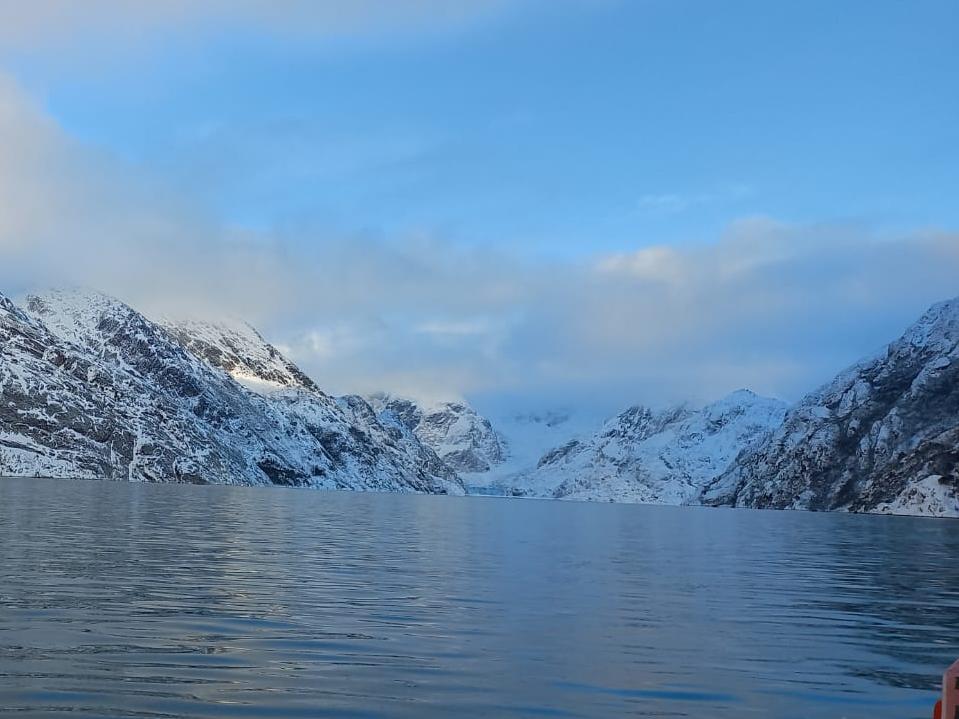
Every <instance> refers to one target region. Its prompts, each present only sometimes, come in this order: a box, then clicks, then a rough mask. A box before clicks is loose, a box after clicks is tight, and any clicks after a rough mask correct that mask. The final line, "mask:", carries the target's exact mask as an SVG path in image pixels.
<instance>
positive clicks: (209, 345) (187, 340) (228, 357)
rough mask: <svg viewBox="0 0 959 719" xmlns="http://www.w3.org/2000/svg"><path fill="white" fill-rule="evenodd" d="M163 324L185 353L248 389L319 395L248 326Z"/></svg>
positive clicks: (195, 322)
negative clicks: (296, 389) (291, 390)
mask: <svg viewBox="0 0 959 719" xmlns="http://www.w3.org/2000/svg"><path fill="white" fill-rule="evenodd" d="M162 324H163V327H164V328H165V329H166V330H167V332H169V333H170V334H171V335H172V336H173V337H174V338H175V339H176V340H177V342H179V343H180V345H182V346H183V347H184V348H185V349H187V350H188V351H189V352H191V353H192V354H194V355H196V356H197V357H200V358H201V359H203V360H205V361H206V362H207V363H208V364H210V365H212V366H214V367H219V368H220V369H222V370H224V371H226V372H227V374H229V375H230V376H231V377H232V378H233V379H235V380H236V381H237V382H239V383H240V384H242V385H244V386H246V387H247V388H248V389H252V390H254V391H257V392H269V391H272V390H276V389H283V388H291V387H292V388H298V389H308V390H312V391H314V392H320V389H319V387H317V386H316V383H315V382H313V380H311V379H310V378H309V377H307V376H306V375H305V374H303V372H302V371H300V368H299V367H297V366H296V365H295V364H293V363H292V362H290V361H289V360H288V359H287V358H286V357H284V356H283V355H282V354H281V353H280V351H279V350H278V349H276V347H274V346H273V345H271V344H270V343H269V342H267V341H266V340H264V339H263V337H262V336H261V335H260V333H259V332H257V331H256V330H255V329H254V328H253V327H251V326H250V325H248V324H247V323H245V322H242V321H229V322H228V321H221V322H215V323H214V322H208V321H200V320H180V321H173V320H169V319H165V320H163V322H162Z"/></svg>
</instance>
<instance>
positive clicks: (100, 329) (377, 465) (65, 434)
mask: <svg viewBox="0 0 959 719" xmlns="http://www.w3.org/2000/svg"><path fill="white" fill-rule="evenodd" d="M957 347H959V299H957V300H953V301H950V302H945V303H941V304H939V305H936V306H934V307H933V308H931V309H930V310H929V311H928V312H927V313H926V314H925V315H923V317H922V318H921V319H920V320H919V321H918V322H917V323H916V324H915V325H913V326H912V327H911V328H909V329H908V330H907V332H906V333H905V334H904V335H903V336H902V337H901V338H900V339H898V340H896V341H895V342H893V343H892V344H891V345H889V347H888V348H886V350H885V351H884V352H882V353H880V354H879V355H877V356H876V357H873V358H870V359H868V360H865V361H863V362H861V363H859V364H857V365H855V366H853V367H851V368H849V369H848V370H846V371H844V372H842V373H841V374H840V375H839V376H838V377H837V378H836V379H835V380H833V381H832V382H830V383H829V384H827V385H826V386H824V387H822V388H821V389H819V390H817V391H815V392H813V393H812V394H810V395H808V396H807V397H805V398H804V399H802V400H801V401H800V402H798V403H797V404H796V405H794V406H792V407H789V406H787V405H786V404H785V403H783V402H781V401H779V400H775V399H769V398H764V397H760V396H758V395H755V394H753V393H752V392H749V391H747V390H740V391H737V392H734V393H732V394H731V395H729V396H727V397H725V398H723V399H721V400H719V401H717V402H714V403H712V404H710V405H707V406H705V407H699V408H697V407H690V406H687V405H679V406H674V407H669V408H665V409H653V408H649V407H644V406H641V405H637V406H634V407H631V408H629V409H627V410H625V411H624V412H622V413H620V414H619V415H617V416H615V417H613V418H612V419H609V420H607V421H606V422H604V423H601V422H591V421H589V420H588V419H587V418H585V417H578V416H577V415H576V413H574V412H569V411H551V412H528V413H515V414H511V415H509V416H505V417H500V418H497V419H496V420H495V421H491V420H490V419H489V418H486V417H483V416H481V415H480V414H479V413H478V412H477V411H476V410H475V409H474V408H472V407H470V406H469V405H468V404H466V403H465V402H440V403H433V404H423V403H418V402H416V401H414V400H412V399H408V398H403V397H398V396H394V395H390V394H386V393H380V394H374V395H371V396H369V397H359V396H344V397H332V396H329V395H327V394H325V393H324V392H323V391H322V390H321V389H320V388H319V387H318V386H317V385H316V383H315V382H314V381H313V380H311V379H310V378H309V377H307V376H306V375H305V374H304V373H303V372H302V371H301V370H300V369H299V368H298V367H297V366H296V365H295V364H294V363H293V362H291V361H290V360H289V359H287V358H285V357H284V356H283V355H282V354H281V353H280V352H279V351H278V350H277V349H276V348H275V347H273V346H272V345H270V344H269V343H268V342H266V341H265V340H264V339H263V338H262V337H261V336H260V335H259V333H257V331H256V330H255V329H253V328H252V327H250V326H249V325H246V324H244V323H242V322H228V323H209V322H198V321H175V320H160V321H154V320H150V319H148V318H146V317H145V316H143V315H142V314H140V313H138V312H137V311H135V310H134V309H132V308H131V307H129V306H127V305H125V304H123V303H122V302H119V301H117V300H114V299H112V298H110V297H107V296H104V295H101V294H98V293H95V292H87V291H71V292H62V291H57V292H51V293H47V294H44V295H35V296H30V297H28V298H27V299H26V301H25V302H24V304H23V306H22V307H21V306H17V305H15V304H14V303H13V302H11V301H10V300H9V299H7V298H6V297H3V296H2V295H0V475H26V476H53V477H75V478H94V477H96V478H109V479H125V480H131V481H153V482H162V481H174V482H214V483H232V484H261V485H268V484H280V485H293V486H306V487H316V488H328V489H334V488H339V489H351V490H378V491H397V492H428V493H444V494H449V493H453V494H462V493H464V492H465V491H467V490H470V491H475V492H478V493H487V494H488V493H498V494H506V495H513V496H523V497H549V498H557V499H580V500H597V501H617V502H653V503H661V504H700V503H704V504H711V505H732V506H746V507H764V508H765V507H768V508H790V509H813V510H846V511H860V512H862V511H865V512H892V513H902V514H917V515H932V516H959V500H957V489H959V383H957V379H959V362H957V356H959V349H957Z"/></svg>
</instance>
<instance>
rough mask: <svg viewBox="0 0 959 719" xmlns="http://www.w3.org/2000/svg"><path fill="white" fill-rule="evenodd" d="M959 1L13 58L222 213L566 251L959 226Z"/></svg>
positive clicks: (731, 11)
mask: <svg viewBox="0 0 959 719" xmlns="http://www.w3.org/2000/svg"><path fill="white" fill-rule="evenodd" d="M957 27H959V5H957V4H956V3H955V2H953V1H951V0H948V1H945V2H925V1H921V2H914V3H913V2H910V3H905V2H875V1H870V2H841V3H836V2H802V3H769V2H731V3H706V2H689V1H684V0H680V1H679V2H676V1H675V0H670V1H669V2H665V1H651V2H645V1H640V0H636V1H632V2H625V1H624V2H593V3H565V2H560V3H534V4H533V5H532V6H529V7H518V8H516V9H511V10H504V11H501V12H497V13H494V14H493V16H492V17H483V18H480V19H478V20H477V21H476V22H475V23H474V24H472V25H469V26H467V27H462V28H457V29H456V30H455V31H451V32H448V33H444V32H423V33H422V34H415V33H414V34H413V35H410V34H403V35H402V36H400V37H389V36H387V37H382V36H379V37H376V36H374V37H358V38H345V39H344V38H333V39H326V38H322V37H321V38H317V37H315V36H312V35H309V34H307V35H306V36H296V35H291V34H290V33H282V32H281V33H258V32H256V29H255V28H253V27H246V28H242V29H241V30H232V31H231V30H224V31H217V30H216V29H215V28H209V27H206V26H203V27H199V28H187V29H183V30H181V31H177V29H176V28H172V29H171V28H166V29H165V30H164V31H163V32H157V33H155V34H150V35H148V36H147V37H146V39H145V40H144V41H143V42H142V43H141V47H139V48H135V49H132V50H128V51H126V52H125V54H124V55H123V56H122V57H120V58H108V59H104V60H102V61H100V62H99V63H95V64H93V65H92V67H91V66H90V65H87V66H83V65H81V69H80V70H77V69H76V68H75V66H74V63H73V62H72V61H71V59H70V55H69V53H68V54H67V55H65V56H61V57H59V58H58V57H56V56H54V57H51V56H50V53H49V52H48V51H47V52H44V53H43V54H42V56H41V57H37V53H34V52H30V51H29V50H28V51H21V52H20V53H19V55H18V56H17V57H16V58H15V60H14V61H13V62H12V66H13V67H14V69H15V71H16V73H17V75H18V77H20V78H21V80H22V82H23V83H24V84H25V85H26V86H27V87H28V88H30V89H31V90H32V91H33V92H35V93H36V94H37V95H38V96H40V97H43V98H44V101H45V105H46V107H47V108H48V110H49V111H50V113H51V114H52V115H53V116H54V117H55V118H56V119H57V120H58V122H60V123H61V125H62V126H63V127H64V128H65V129H66V130H67V131H68V132H70V133H71V134H74V135H75V136H76V137H79V138H82V139H83V140H86V141H89V142H91V143H94V144H96V145H100V146H103V147H105V148H107V149H109V150H110V151H112V152H115V153H117V154H119V155H121V156H123V157H125V158H129V159H130V160H131V161H133V162H137V163H142V164H144V165H146V166H148V167H150V168H151V170H154V171H157V172H163V173H169V174H170V175H172V176H174V177H175V179H176V181H177V182H187V183H190V184H191V185H195V186H194V187H192V188H191V189H192V190H194V191H198V192H202V193H203V194H204V196H205V199H207V200H208V201H209V203H210V206H211V207H213V208H215V211H216V212H217V213H218V214H219V215H220V216H221V217H222V218H223V220H224V221H226V222H230V223H236V224H239V225H251V226H254V227H263V226H273V225H283V224H287V223H310V224H314V223H315V224H319V225H321V226H329V227H334V228H337V229H341V230H346V231H353V230H356V229H364V230H368V231H373V232H379V231H383V232H397V231H399V232H406V231H434V230H441V231H442V232H444V233H445V234H446V235H448V236H450V237H453V238H457V239H460V240H462V241H466V242H475V243H504V244H508V245H510V246H519V247H523V248H529V249H530V250H533V251H537V252H546V253H553V252H556V253H563V254H578V253H584V252H586V253H589V252H594V251H595V250H597V249H627V248H630V247H633V246H635V245H636V244H637V243H643V242H646V243H658V242H663V241H666V242H691V241H693V242H694V241H704V240H709V239H711V238H712V237H714V236H715V235H716V233H717V232H718V231H719V230H720V229H721V228H722V227H723V226H724V225H725V224H726V223H728V222H729V221H731V220H733V219H735V218H737V217H740V216H743V215H753V214H763V215H771V216H775V217H777V218H780V219H783V220H789V221H794V222H823V221H836V220H839V221H848V220H855V221H861V222H865V223H869V224H871V225H875V226H878V227H891V228H903V227H913V226H942V225H955V224H956V221H957V213H959V204H957V203H956V202H955V201H954V190H955V188H956V187H959V150H957V148H959V122H957V120H956V118H959V91H957V90H956V77H957V70H959V43H957V42H956V28H957Z"/></svg>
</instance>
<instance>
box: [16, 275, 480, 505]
mask: <svg viewBox="0 0 959 719" xmlns="http://www.w3.org/2000/svg"><path fill="white" fill-rule="evenodd" d="M191 327H192V328H193V329H194V330H196V334H195V335H191V334H190V328H191ZM0 339H2V341H3V347H2V349H0V352H2V354H0V358H2V363H0V402H2V410H0V473H2V474H17V475H38V474H39V475H52V476H62V477H105V478H111V479H130V480H139V481H192V482H217V483H232V484H285V485H303V486H318V487H331V488H333V487H335V488H346V489H360V490H389V491H416V492H457V493H460V492H462V485H461V483H460V482H459V480H458V478H457V477H456V474H455V472H454V471H453V470H452V469H451V468H450V467H448V466H447V465H445V464H444V463H443V462H442V461H440V460H439V459H438V458H437V457H436V455H435V453H434V452H432V450H430V449H429V448H428V447H425V446H423V445H422V444H420V443H419V442H417V441H416V439H415V437H411V436H409V435H408V434H404V433H403V432H401V431H400V430H398V429H397V428H396V427H391V426H386V425H384V424H382V423H380V422H379V421H378V420H377V419H376V417H375V415H374V414H373V413H372V411H370V412H369V413H368V414H367V415H362V417H363V419H359V417H361V414H360V413H356V412H347V411H344V409H343V407H342V406H341V403H339V402H337V401H336V400H334V399H332V398H330V397H328V396H327V395H325V394H323V393H322V392H321V391H320V390H319V389H318V388H316V386H315V385H314V384H313V383H312V382H311V381H310V380H309V379H308V378H306V377H305V375H303V373H302V372H300V371H299V369H297V368H296V366H295V365H293V364H292V363H291V362H289V361H288V360H286V359H285V358H283V357H282V355H280V354H279V352H277V351H276V350H275V348H273V347H271V346H270V345H268V344H267V343H265V342H264V341H263V340H262V338H260V336H259V335H258V334H257V333H256V332H255V331H254V330H252V328H248V327H246V328H245V329H244V330H243V331H238V330H237V329H236V328H235V327H232V326H225V327H223V329H222V330H218V329H217V326H216V325H202V326H200V325H195V324H194V325H190V324H187V325H182V326H176V327H175V329H174V326H173V325H170V324H168V325H167V326H163V325H160V324H157V323H154V322H152V321H151V320H149V319H147V318H146V317H144V316H143V315H141V314H140V313H138V312H136V311H135V310H133V309H132V308H130V307H128V306H127V305H124V304H123V303H121V302H118V301H116V300H114V299H112V298H109V297H105V296H103V295H99V294H96V293H90V292H53V293H50V294H46V295H42V296H32V297H30V298H28V300H27V303H26V310H21V309H19V308H18V307H16V306H15V305H14V304H13V303H11V302H10V301H9V300H7V299H6V298H3V299H2V302H0ZM231 372H236V373H237V374H238V375H240V376H239V380H240V381H243V382H244V383H245V384H253V385H256V386H257V387H258V388H261V389H262V388H267V389H270V390H271V391H269V392H255V391H253V390H252V389H250V388H249V387H247V386H244V384H241V383H240V381H237V379H235V378H234V377H233V376H231Z"/></svg>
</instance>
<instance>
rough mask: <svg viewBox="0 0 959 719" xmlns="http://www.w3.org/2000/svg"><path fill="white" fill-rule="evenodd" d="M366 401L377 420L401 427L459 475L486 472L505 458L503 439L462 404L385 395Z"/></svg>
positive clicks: (474, 412) (374, 396)
mask: <svg viewBox="0 0 959 719" xmlns="http://www.w3.org/2000/svg"><path fill="white" fill-rule="evenodd" d="M369 401H370V404H371V405H372V406H373V408H374V410H375V411H376V413H377V414H378V416H379V417H380V418H381V420H383V421H384V422H386V423H390V424H399V425H401V426H403V427H405V428H406V429H407V430H409V431H410V432H411V433H413V434H414V435H415V436H416V437H417V438H418V439H419V440H420V441H421V442H422V443H424V444H426V445H427V446H429V447H431V448H433V450H435V451H436V453H437V454H438V455H439V456H440V458H441V459H442V460H443V461H444V462H446V463H447V464H449V465H450V466H451V467H453V468H454V469H456V470H457V471H459V472H466V473H475V472H488V471H489V470H490V469H491V468H493V467H494V466H496V465H498V464H500V463H502V462H503V461H504V460H505V459H506V456H507V449H506V446H505V442H504V440H503V438H502V437H501V436H500V435H499V434H498V433H497V432H496V431H495V430H494V429H493V426H492V424H490V422H489V420H488V419H486V418H485V417H481V416H480V415H479V414H477V412H476V411H475V410H474V409H473V408H472V407H470V406H468V405H466V404H463V403H461V402H441V403H437V404H433V405H420V404H418V403H416V402H415V401H413V400H410V399H404V398H400V397H394V396H392V395H389V394H376V395H373V396H372V397H370V398H369Z"/></svg>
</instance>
